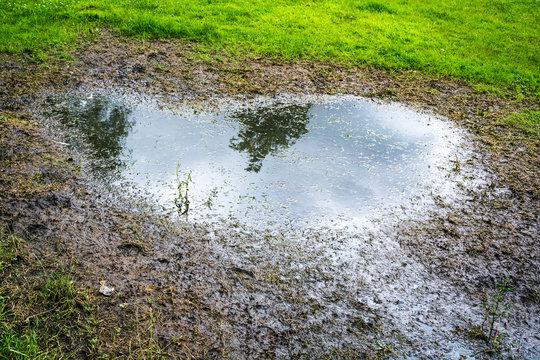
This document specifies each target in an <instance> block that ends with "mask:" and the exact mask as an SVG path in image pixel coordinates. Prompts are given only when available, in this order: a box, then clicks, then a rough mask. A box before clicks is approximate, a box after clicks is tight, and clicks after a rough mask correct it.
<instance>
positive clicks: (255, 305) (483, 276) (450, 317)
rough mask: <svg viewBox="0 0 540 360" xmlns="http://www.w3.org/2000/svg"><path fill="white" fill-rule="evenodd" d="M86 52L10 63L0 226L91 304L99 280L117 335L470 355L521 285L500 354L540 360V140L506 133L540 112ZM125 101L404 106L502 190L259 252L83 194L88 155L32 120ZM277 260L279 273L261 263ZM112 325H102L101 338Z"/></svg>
mask: <svg viewBox="0 0 540 360" xmlns="http://www.w3.org/2000/svg"><path fill="white" fill-rule="evenodd" d="M85 47H86V48H83V49H81V50H79V51H78V52H76V53H74V54H73V56H74V58H75V61H74V62H61V61H59V62H58V63H57V65H56V68H54V67H52V66H51V65H46V66H40V65H39V64H29V63H27V62H25V61H24V60H22V59H16V58H13V57H8V56H6V55H2V60H3V63H4V66H3V67H2V69H1V75H0V85H1V89H3V90H1V94H0V104H1V106H2V109H3V110H2V113H3V115H2V120H3V122H2V123H1V127H2V131H1V133H0V136H1V138H0V139H1V142H0V157H1V161H2V172H1V175H0V187H1V192H0V210H1V213H0V214H1V217H0V223H1V225H3V226H7V227H8V228H9V229H10V230H11V231H13V232H15V233H17V234H21V235H24V236H25V237H27V238H31V239H33V240H32V242H31V251H32V252H33V253H34V254H35V255H36V256H42V257H51V258H55V259H57V261H58V262H61V263H69V264H73V265H74V266H75V267H76V269H77V270H78V273H79V274H81V277H80V281H81V283H83V284H85V285H87V286H89V287H91V288H95V289H96V292H97V290H98V288H99V280H102V279H103V280H107V283H108V284H111V285H112V286H114V287H115V288H116V289H117V292H116V295H115V296H113V297H111V298H103V299H102V300H101V304H100V308H101V309H102V312H103V314H104V316H105V318H106V319H107V322H109V323H110V324H114V325H117V324H122V323H124V322H126V321H128V319H133V318H134V317H138V316H141V317H143V318H145V319H148V317H149V311H150V309H152V311H154V313H155V314H158V315H156V320H155V326H156V328H155V330H156V334H157V337H158V339H159V343H160V345H161V346H162V348H163V349H164V352H166V354H167V355H168V356H170V357H177V358H183V357H190V356H191V357H194V358H224V357H231V358H323V357H330V358H377V357H378V358H384V357H388V358H399V357H402V358H406V357H412V358H415V357H416V358H459V357H460V356H467V355H472V354H474V353H476V352H477V351H478V350H481V349H482V348H483V347H485V343H484V342H483V341H482V339H481V338H474V337H473V336H472V334H474V332H473V331H472V330H473V329H474V328H475V327H476V326H478V325H480V323H481V322H482V316H483V313H482V309H481V308H479V307H473V306H472V305H473V304H475V303H481V302H483V301H486V300H487V299H489V298H491V297H493V296H494V295H495V286H494V282H495V281H498V282H500V281H502V280H504V278H505V277H507V276H508V277H509V279H510V283H511V284H512V285H513V286H515V287H516V289H515V290H514V291H512V292H511V293H510V294H509V297H508V301H509V302H510V303H511V304H512V312H511V313H512V316H511V317H510V318H509V319H508V321H507V322H506V323H505V326H504V328H503V330H504V331H505V332H507V333H508V335H509V336H508V339H509V340H508V343H507V345H508V347H507V349H506V350H504V351H503V353H502V355H501V356H503V357H507V358H510V357H519V356H523V357H525V358H535V357H537V356H539V353H540V348H539V343H540V339H539V338H538V335H537V334H538V333H539V329H540V324H539V321H540V320H539V316H538V314H539V311H538V310H539V306H540V298H539V291H540V284H539V278H538V273H539V263H540V258H539V253H540V248H539V246H538V238H539V236H538V223H539V222H538V220H539V219H538V214H539V212H538V210H539V209H538V188H539V187H538V186H539V176H538V175H539V174H538V172H539V169H540V166H538V165H539V164H538V139H534V138H533V139H531V138H527V137H524V136H523V135H522V134H520V133H519V131H517V130H513V129H509V128H507V127H505V126H504V125H503V123H502V121H499V120H500V119H502V116H504V114H506V113H509V112H511V111H516V110H518V109H523V108H528V109H538V108H539V104H538V101H537V99H536V98H535V97H534V96H532V95H530V96H528V95H526V96H525V97H524V98H517V96H516V97H512V96H506V97H502V96H500V97H498V96H494V95H493V94H489V93H485V92H482V91H480V90H475V89H473V88H472V87H470V86H467V85H466V84H460V83H456V82H454V81H452V80H450V79H444V78H442V79H441V78H433V77H429V76H426V75H421V74H417V73H414V72H402V73H397V74H392V73H388V72H384V71H381V70H376V69H369V68H358V67H352V66H351V67H348V68H344V67H339V66H335V65H332V64H312V63H291V64H284V63H282V62H279V61H273V60H268V59H251V60H250V61H242V62H240V61H236V60H235V59H231V58H226V57H223V56H215V54H211V55H212V56H210V59H211V60H208V56H206V55H207V54H204V53H203V54H201V53H200V52H198V51H196V50H195V49H194V46H193V45H186V44H183V43H175V42H159V41H146V42H138V41H132V40H124V39H121V38H117V37H114V36H113V34H110V33H105V34H103V37H102V39H101V40H100V41H97V42H92V43H88V44H87V45H86V46H85ZM112 86H116V87H121V88H124V89H127V90H129V91H130V92H136V93H139V94H140V95H141V96H146V95H151V96H157V97H159V98H160V99H161V101H162V102H163V103H164V104H174V103H175V102H177V101H184V102H185V101H193V102H194V103H197V102H200V101H201V100H204V99H211V98H214V97H224V96H230V95H235V96H248V97H249V96H253V95H256V94H265V95H274V94H279V93H284V92H287V93H304V94H306V93H307V94H334V93H346V94H355V95H362V96H369V97H376V98H378V99H392V100H397V101H400V102H403V103H406V104H409V105H412V106H417V107H421V108H424V109H427V110H428V111H433V112H434V113H437V114H442V115H446V116H449V117H450V118H451V119H453V121H455V122H456V123H457V124H458V125H460V126H462V127H463V128H465V129H467V130H469V131H470V132H471V133H472V134H473V136H472V139H471V141H472V143H473V146H474V149H476V150H475V151H476V156H474V157H473V158H472V159H471V160H470V161H469V162H468V163H466V164H460V168H461V169H462V171H463V172H464V173H466V172H467V171H472V170H474V169H476V168H482V169H485V170H486V171H487V173H488V174H489V179H490V181H489V183H487V184H486V185H485V186H484V187H483V188H469V187H467V186H464V187H463V190H462V193H463V197H462V198H461V199H460V200H459V201H456V202H452V203H445V202H444V200H440V201H439V202H438V207H437V208H435V209H433V210H431V211H430V212H429V213H428V214H424V217H423V218H422V219H423V220H420V221H419V220H418V219H415V220H414V221H413V220H408V221H407V220H401V221H397V222H390V223H389V224H391V225H385V226H381V227H379V228H378V230H377V231H378V232H376V233H377V234H382V235H379V236H377V237H375V238H370V236H369V230H366V233H365V234H363V236H362V237H360V238H358V239H356V240H351V238H348V240H347V241H345V242H344V243H341V244H340V243H339V241H335V240H336V239H337V240H339V238H340V237H342V234H339V233H332V234H326V235H325V236H326V238H316V239H311V240H309V239H308V240H297V241H308V242H310V243H309V244H308V245H309V246H310V247H311V248H312V249H313V250H312V251H310V252H308V253H303V252H299V251H298V249H299V248H306V246H302V247H299V246H298V244H295V242H294V241H290V240H291V239H296V238H295V236H294V234H272V235H271V236H267V237H265V236H259V237H257V238H256V239H254V240H253V241H252V242H250V243H246V242H245V237H244V236H243V235H241V229H240V230H238V229H231V230H230V231H223V232H208V229H207V228H206V227H204V226H203V225H189V224H184V223H181V222H180V223H179V222H176V221H172V220H171V219H167V218H164V217H163V216H157V215H155V214H154V213H153V212H152V211H151V209H149V208H148V207H145V206H138V207H136V208H128V206H126V204H129V202H128V203H123V202H120V201H119V200H118V201H119V202H118V203H115V201H111V198H110V196H109V194H107V193H106V192H104V191H103V190H101V189H99V188H98V187H96V186H95V184H93V183H92V181H89V180H88V178H87V176H86V173H85V171H86V170H85V168H86V166H84V158H82V157H79V155H77V154H76V153H72V152H67V151H69V150H68V149H63V147H64V146H63V145H61V144H58V143H56V142H55V141H57V142H61V141H62V137H61V136H60V134H58V133H56V132H55V131H54V128H47V124H48V123H47V122H46V121H45V122H44V121H43V120H40V119H37V118H35V117H33V116H30V115H25V112H28V111H30V110H32V109H33V108H34V106H35V105H36V103H37V102H38V101H39V99H40V97H41V96H42V95H43V94H47V93H50V92H66V91H70V89H76V90H78V91H80V90H84V89H99V88H105V87H112ZM509 94H512V92H511V89H510V91H509ZM81 162H82V164H83V167H82V170H81V169H80V168H79V167H78V165H77V164H79V163H81ZM81 171H82V172H81ZM464 181H466V180H464ZM113 200H114V198H113ZM435 201H437V197H436V196H435ZM366 234H367V235H366ZM285 240H287V241H285ZM324 242H327V243H330V244H332V245H331V246H334V249H333V250H334V251H333V252H332V253H329V252H327V251H326V248H325V247H321V246H318V244H320V243H324ZM264 247H267V248H272V249H273V251H274V252H275V254H276V256H275V258H273V259H272V258H268V257H261V256H259V255H258V254H259V253H260V251H259V249H260V248H264ZM351 249H352V250H353V251H351ZM351 252H352V253H354V254H356V255H355V256H354V258H355V259H356V260H355V261H356V262H351V261H350V259H351V258H348V257H347V256H351V255H350V254H351ZM336 254H337V255H336ZM357 254H361V255H362V256H360V260H358V256H357ZM340 266H345V267H346V268H347V271H345V272H343V273H344V274H349V275H350V276H349V277H348V278H343V279H341V281H340V279H335V278H333V277H332V274H335V268H336V267H340ZM407 268H408V270H404V269H407ZM359 272H360V273H361V274H362V276H358V273H359ZM353 283H355V284H354V286H353V285H352V284H353ZM419 284H421V285H422V286H418V285H419ZM378 289H384V291H381V292H379V291H378ZM419 294H421V295H419ZM415 299H418V303H417V304H415V303H414V301H415ZM441 303H442V304H445V306H444V307H443V308H439V307H438V305H439V304H441ZM120 305H123V306H120ZM139 311H140V312H139ZM399 314H403V316H400V315H399ZM422 324H424V325H422ZM114 325H113V327H114ZM113 327H111V328H108V327H106V326H104V328H105V329H109V330H105V333H104V334H103V336H104V337H105V338H106V337H107V335H109V336H110V338H111V339H112V338H113V337H114V336H113V334H112V332H113V330H112V329H113ZM107 331H109V332H110V334H107ZM126 334H127V333H126ZM520 341H522V345H521V346H518V343H519V342H520ZM512 343H513V345H512ZM109 344H110V345H109V347H108V348H107V347H105V348H104V350H103V351H104V352H109V353H111V354H115V355H117V356H122V354H124V355H125V353H126V352H127V351H128V344H129V337H128V336H127V335H126V337H125V338H122V336H120V339H117V340H115V341H111V342H110V343H109ZM80 356H81V357H84V356H85V353H84V350H81V352H80ZM484 356H486V357H487V356H488V355H487V354H485V353H479V354H478V355H476V357H477V358H479V357H484Z"/></svg>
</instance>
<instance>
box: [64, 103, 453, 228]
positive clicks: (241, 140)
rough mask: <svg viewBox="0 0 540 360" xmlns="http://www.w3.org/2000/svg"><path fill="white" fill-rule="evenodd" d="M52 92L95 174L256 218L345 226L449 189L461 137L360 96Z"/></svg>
mask: <svg viewBox="0 0 540 360" xmlns="http://www.w3.org/2000/svg"><path fill="white" fill-rule="evenodd" d="M53 101H54V102H56V105H55V113H56V115H57V117H58V118H59V120H60V121H61V122H62V123H63V124H65V125H67V126H68V127H70V128H73V129H75V130H76V131H75V132H74V134H77V135H78V137H72V138H70V139H68V140H67V141H68V142H70V143H75V144H77V143H80V142H81V141H82V142H84V143H85V144H86V145H88V146H89V148H88V150H89V153H90V156H91V157H92V158H93V160H94V161H92V163H91V166H92V169H93V171H94V174H95V175H96V177H97V178H100V179H106V180H107V181H108V182H110V183H114V184H116V185H120V186H122V187H124V188H130V187H132V186H134V187H135V188H136V189H137V190H138V191H141V190H144V191H145V192H147V193H148V194H149V195H150V197H151V198H154V199H158V201H159V203H160V204H161V205H162V206H163V207H165V208H167V209H174V208H175V200H177V201H176V203H177V205H181V204H179V201H181V200H184V202H185V200H186V198H185V197H180V198H179V190H178V184H179V183H181V182H183V183H184V186H183V188H182V189H181V190H182V194H183V195H185V196H187V200H189V211H188V212H187V217H188V219H189V220H190V221H194V222H200V221H208V222H214V223H217V222H223V221H224V220H230V219H231V218H234V219H236V220H238V221H239V222H240V223H242V224H246V225H249V226H254V227H256V228H258V229H261V228H268V227H270V228H272V227H275V225H280V226H281V225H283V223H289V224H290V223H294V224H296V225H297V226H302V227H307V228H313V227H320V226H321V225H322V224H324V225H328V226H331V227H336V226H344V225H348V226H351V225H352V224H358V223H365V222H366V220H371V219H373V218H374V217H376V216H380V215H381V214H384V213H386V212H388V209H389V208H393V207H394V208H395V207H399V208H403V207H408V206H409V205H410V204H411V203H412V202H413V201H416V202H418V200H419V199H421V198H425V197H426V195H429V194H431V192H432V191H433V189H437V192H438V193H439V194H444V195H445V196H446V195H448V196H450V195H451V191H450V190H449V188H450V187H451V185H452V184H451V182H449V181H448V180H447V179H448V175H449V168H451V167H452V166H455V164H452V160H453V159H454V157H455V156H457V152H458V148H459V145H460V143H461V141H462V138H461V136H460V135H459V133H458V132H457V130H455V129H453V128H452V127H450V126H449V125H448V124H447V123H445V122H443V121H441V120H439V119H437V118H434V117H432V116H428V115H423V114H419V113H418V112H415V111H413V110H411V109H407V108H404V107H402V106H399V105H381V104H377V103H374V102H372V101H368V100H364V99H360V98H355V97H304V98H300V99H298V98H295V99H291V98H282V99H277V100H276V99H273V100H270V99H258V100H252V101H249V102H244V103H242V102H239V101H230V102H228V103H227V104H222V105H221V106H220V107H217V108H214V109H213V110H214V111H212V112H209V111H203V110H201V109H198V108H197V107H191V108H188V109H183V110H177V111H175V112H173V111H169V110H160V109H158V108H157V107H156V106H153V105H151V104H148V103H137V102H135V101H134V100H133V99H128V98H125V97H107V96H103V95H89V96H86V97H83V98H79V99H70V100H58V99H55V100H53ZM79 145H80V144H79ZM188 176H189V179H188ZM185 185H187V186H188V191H186V190H185V189H184V188H185ZM177 198H179V199H177ZM184 205H185V204H184ZM181 210H182V212H183V211H185V210H186V209H185V206H184V208H183V209H181Z"/></svg>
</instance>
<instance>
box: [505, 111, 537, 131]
mask: <svg viewBox="0 0 540 360" xmlns="http://www.w3.org/2000/svg"><path fill="white" fill-rule="evenodd" d="M504 120H505V121H506V123H507V124H508V125H510V126H512V127H515V128H518V129H521V130H522V131H523V132H524V133H525V134H526V135H529V136H536V137H537V136H538V135H540V111H528V112H525V113H512V114H510V115H508V116H506V117H505V119H504Z"/></svg>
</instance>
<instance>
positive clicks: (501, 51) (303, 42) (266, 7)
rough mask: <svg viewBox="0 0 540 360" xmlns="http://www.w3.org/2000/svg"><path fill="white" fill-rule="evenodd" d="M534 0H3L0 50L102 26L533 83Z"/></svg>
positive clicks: (60, 42)
mask: <svg viewBox="0 0 540 360" xmlns="http://www.w3.org/2000/svg"><path fill="white" fill-rule="evenodd" d="M539 15H540V3H538V2H537V1H536V0H521V1H519V0H517V1H516V0H471V1H465V0H450V1H446V2H440V1H433V0H432V1H425V0H386V1H368V0H332V1H331V0H302V1H298V0H296V1H295V0H290V1H283V0H281V1H280V0H272V1H270V0H250V1H246V0H226V1H225V0H184V1H178V0H118V1H109V0H33V1H22V0H4V1H2V2H0V24H1V26H0V51H4V52H12V53H25V54H26V55H27V56H29V57H30V58H32V59H43V58H46V57H47V55H50V54H51V53H65V51H66V50H67V49H69V47H70V46H72V45H74V44H76V42H77V39H80V38H81V35H82V36H85V35H86V34H89V33H90V32H92V33H95V32H96V31H99V28H101V27H110V28H113V29H116V30H118V31H119V32H121V33H122V34H125V35H128V36H136V37H156V38H180V39H186V40H191V41H197V42H199V43H200V44H202V45H203V46H204V47H205V48H207V49H209V50H211V51H216V50H219V51H225V52H227V53H231V54H235V55H238V56H249V55H258V56H260V55H262V56H277V57H279V58H281V59H284V60H294V59H309V60H315V61H332V62H337V63H341V64H368V65H372V66H377V67H382V68H386V69H392V70H401V69H416V70H420V71H423V72H426V73H429V74H437V75H447V76H451V77H454V78H459V79H465V80H470V81H472V82H479V83H486V84H495V85H497V86H509V85H512V86H519V87H521V88H522V89H525V90H531V89H532V90H535V89H537V86H538V69H539V68H540V66H539V65H540V64H539V54H540V47H539V45H538V44H539V40H540V39H539V36H540V26H539V24H540V16H539Z"/></svg>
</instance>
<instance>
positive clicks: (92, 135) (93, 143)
mask: <svg viewBox="0 0 540 360" xmlns="http://www.w3.org/2000/svg"><path fill="white" fill-rule="evenodd" d="M55 109H56V110H57V111H56V113H57V115H59V119H60V121H61V122H62V123H63V124H65V125H67V126H69V127H70V128H74V129H76V130H77V131H76V133H77V135H79V136H81V137H82V140H83V141H84V145H86V146H88V147H89V149H88V150H89V152H90V155H91V156H92V158H93V160H95V161H94V162H93V163H92V164H91V168H92V170H93V171H98V172H103V173H109V172H116V171H119V170H120V169H121V168H122V167H123V166H125V164H124V162H123V160H122V159H121V157H120V155H121V154H122V150H123V148H124V145H125V138H126V137H127V135H128V133H129V130H130V129H131V127H132V126H133V122H132V121H130V120H129V115H130V114H131V109H129V108H128V107H126V106H125V105H121V104H115V103H113V102H112V101H111V100H109V99H107V98H105V97H93V98H91V99H87V100H82V101H77V102H75V104H73V103H69V104H67V105H66V104H65V103H62V104H61V106H58V105H57V106H56V107H55ZM70 141H72V142H77V139H71V140H70Z"/></svg>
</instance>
